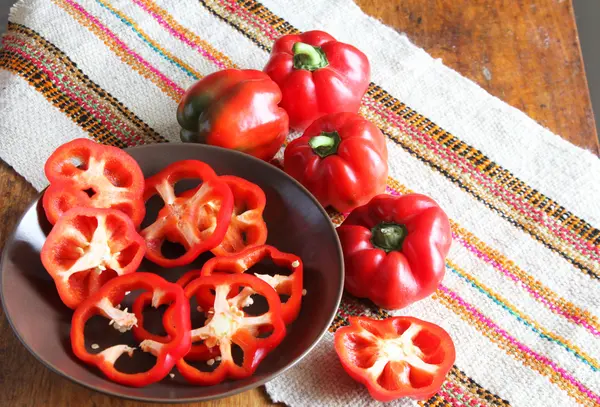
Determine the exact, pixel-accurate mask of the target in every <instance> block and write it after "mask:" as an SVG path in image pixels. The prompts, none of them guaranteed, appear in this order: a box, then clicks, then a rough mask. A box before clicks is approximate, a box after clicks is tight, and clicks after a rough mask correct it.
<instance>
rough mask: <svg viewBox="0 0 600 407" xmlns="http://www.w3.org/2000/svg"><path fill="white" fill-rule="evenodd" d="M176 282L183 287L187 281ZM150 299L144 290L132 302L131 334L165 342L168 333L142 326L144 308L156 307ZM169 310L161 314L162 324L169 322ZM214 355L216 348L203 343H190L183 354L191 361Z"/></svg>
mask: <svg viewBox="0 0 600 407" xmlns="http://www.w3.org/2000/svg"><path fill="white" fill-rule="evenodd" d="M199 271H200V270H198V276H199V275H200V273H199ZM187 274H188V273H186V275H187ZM190 281H191V280H190ZM176 284H178V285H179V286H180V287H182V288H183V287H185V285H186V284H187V283H186V284H180V283H179V281H177V283H176ZM152 299H153V295H152V293H150V292H144V293H142V294H140V295H139V296H138V297H137V298H136V299H135V301H134V302H133V306H132V311H133V314H134V315H135V317H136V319H137V324H136V325H134V326H133V329H132V332H133V336H134V337H135V339H136V340H138V341H140V342H142V341H144V340H147V339H149V340H152V341H155V342H159V343H166V342H168V341H169V340H170V337H169V335H157V334H153V333H151V332H149V331H148V330H147V329H146V328H145V327H144V309H145V308H146V307H148V306H153V307H154V308H156V306H155V304H153V302H152ZM171 312H172V309H170V310H166V311H165V313H164V314H163V325H165V324H167V323H170V322H169V321H170V318H171V316H170V314H171ZM216 356H219V349H218V348H213V349H209V348H207V347H206V346H203V345H192V347H191V349H190V351H189V352H188V353H187V354H186V355H185V358H186V359H187V360H191V361H204V360H209V359H211V358H214V357H216Z"/></svg>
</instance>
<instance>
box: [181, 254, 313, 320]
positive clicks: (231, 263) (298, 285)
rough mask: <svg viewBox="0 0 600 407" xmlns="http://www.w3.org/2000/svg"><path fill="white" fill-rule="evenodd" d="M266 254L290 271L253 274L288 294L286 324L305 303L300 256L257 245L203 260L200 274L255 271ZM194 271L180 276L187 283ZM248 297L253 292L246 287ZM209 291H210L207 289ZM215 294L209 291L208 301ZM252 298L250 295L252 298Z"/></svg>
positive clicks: (284, 306) (283, 311)
mask: <svg viewBox="0 0 600 407" xmlns="http://www.w3.org/2000/svg"><path fill="white" fill-rule="evenodd" d="M265 258H268V259H270V260H271V261H272V262H273V264H275V265H276V266H278V267H285V268H286V269H288V271H289V272H290V274H289V275H282V274H275V275H273V276H272V275H270V274H256V273H254V275H255V276H256V277H258V278H260V279H261V280H264V281H265V282H267V283H268V284H269V285H270V286H271V287H273V288H274V289H275V291H276V292H277V294H279V295H282V296H287V297H288V298H287V300H286V301H284V302H282V305H281V315H282V317H283V321H284V322H285V323H286V324H290V323H292V322H293V321H294V320H295V319H296V318H297V317H298V314H299V313H300V305H301V304H302V284H303V282H302V278H303V265H302V260H300V257H298V256H296V255H294V254H291V253H284V252H281V251H279V250H277V249H276V248H274V247H273V246H268V245H264V246H257V247H252V248H248V249H246V250H244V251H243V252H240V253H238V254H235V255H232V256H226V257H214V258H212V259H210V260H208V261H207V262H206V263H204V266H202V271H201V275H202V276H210V275H213V274H215V273H245V272H252V271H253V269H252V268H253V267H254V266H256V265H257V264H259V263H260V262H261V261H262V260H264V259H265ZM192 273H194V272H193V271H192V272H188V273H187V274H184V277H182V278H181V279H180V281H181V282H184V283H187V281H189V280H190V279H191V278H193V275H194V274H192ZM247 292H248V297H249V296H251V295H252V293H250V290H249V289H247ZM207 294H208V293H207ZM213 297H214V296H210V295H209V298H210V299H209V300H208V302H210V301H212V298H213ZM249 300H250V301H251V299H249ZM198 302H199V303H200V304H201V305H202V304H205V303H206V302H207V299H206V297H200V298H198Z"/></svg>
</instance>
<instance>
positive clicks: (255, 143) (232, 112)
mask: <svg viewBox="0 0 600 407" xmlns="http://www.w3.org/2000/svg"><path fill="white" fill-rule="evenodd" d="M280 101H281V91H280V90H279V87H278V86H277V84H276V83H275V82H273V81H272V80H271V79H270V78H269V76H268V75H266V74H265V73H264V72H261V71H257V70H253V69H244V70H240V69H224V70H222V71H218V72H215V73H212V74H210V75H207V76H205V77H204V78H202V79H201V80H200V81H198V82H196V83H195V84H194V85H192V86H191V87H190V88H189V89H188V90H187V92H186V93H185V95H183V98H182V99H181V102H179V107H178V108H177V121H178V122H179V124H180V126H181V127H182V129H181V140H182V141H184V142H193V143H206V144H211V145H214V146H219V147H225V148H230V149H234V150H239V151H242V152H244V153H247V154H250V155H253V156H255V157H258V158H260V159H263V160H267V161H268V160H270V159H271V158H273V156H274V155H275V153H277V151H278V150H279V148H280V147H281V146H282V144H283V142H284V141H285V137H286V136H287V134H288V115H287V113H286V112H285V110H283V109H282V108H280V107H278V106H277V104H278V103H279V102H280Z"/></svg>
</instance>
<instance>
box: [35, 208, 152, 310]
mask: <svg viewBox="0 0 600 407" xmlns="http://www.w3.org/2000/svg"><path fill="white" fill-rule="evenodd" d="M145 251H146V246H145V244H144V239H143V238H142V237H141V236H140V235H138V234H137V232H136V231H135V226H134V225H133V223H132V221H131V219H130V218H129V217H127V216H126V215H125V214H124V213H122V212H120V211H118V210H116V209H96V208H73V209H71V210H69V211H68V212H66V213H65V214H64V215H63V216H61V217H60V218H59V220H58V222H57V223H56V225H55V226H54V228H53V229H52V231H51V232H50V234H49V235H48V237H47V238H46V241H45V242H44V246H43V247H42V251H41V258H42V263H43V264H44V267H45V268H46V270H47V271H48V273H49V274H50V275H51V276H52V278H53V279H54V283H55V284H56V289H57V290H58V294H59V295H60V298H61V300H62V302H64V303H65V305H66V306H67V307H69V308H76V307H77V306H78V305H79V304H80V303H81V302H82V301H83V300H85V299H86V298H87V297H88V296H90V295H91V294H93V293H95V292H96V291H98V289H100V287H101V286H102V285H103V284H104V283H106V282H107V281H108V280H110V279H112V278H114V277H116V276H118V275H125V274H129V273H132V272H134V271H136V270H137V268H138V266H139V265H140V263H141V261H142V259H143V258H144V252H145Z"/></svg>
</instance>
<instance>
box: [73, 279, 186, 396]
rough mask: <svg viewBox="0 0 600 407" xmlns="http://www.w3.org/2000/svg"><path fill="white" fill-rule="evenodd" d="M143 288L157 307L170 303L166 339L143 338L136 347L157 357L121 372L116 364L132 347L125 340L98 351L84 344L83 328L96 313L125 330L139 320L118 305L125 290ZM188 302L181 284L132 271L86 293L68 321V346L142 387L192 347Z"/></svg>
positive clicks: (127, 382) (108, 372)
mask: <svg viewBox="0 0 600 407" xmlns="http://www.w3.org/2000/svg"><path fill="white" fill-rule="evenodd" d="M140 289H141V290H145V291H148V292H150V293H151V295H152V300H151V301H152V304H153V305H154V306H156V307H158V306H160V305H163V304H169V308H168V309H167V312H168V313H169V323H165V324H164V328H165V331H166V332H167V335H168V336H169V340H168V341H165V342H156V341H153V340H145V341H143V342H142V343H140V345H139V347H140V349H141V350H142V351H143V352H148V353H151V354H152V355H154V356H155V357H156V364H155V365H154V366H153V367H152V368H151V369H150V370H148V371H146V372H143V373H133V374H129V373H123V372H121V371H118V370H117V369H116V368H115V363H116V361H117V359H119V357H121V355H122V354H124V353H127V354H128V355H129V356H132V355H133V352H134V350H135V348H132V347H130V346H128V345H125V344H119V345H114V346H111V347H110V348H107V349H105V350H103V351H101V352H99V353H97V354H91V353H89V352H88V351H87V349H86V347H85V338H84V328H85V324H86V322H87V321H88V320H89V319H90V318H92V317H93V316H95V315H101V316H104V317H105V318H107V319H109V320H110V321H111V322H110V325H112V327H113V328H115V329H117V330H118V331H119V332H126V331H128V330H130V329H131V328H133V327H134V326H135V325H136V324H138V321H137V318H136V317H135V315H134V314H132V313H129V312H127V310H121V309H119V308H117V306H116V305H115V304H118V303H120V302H121V301H122V300H123V298H124V296H125V295H126V293H127V292H129V291H134V290H140ZM190 331H191V326H190V309H189V303H188V301H187V298H186V297H185V294H184V292H183V290H182V288H181V287H180V286H178V285H177V284H172V283H169V282H167V281H166V280H164V279H163V278H161V277H159V276H157V275H156V274H151V273H141V272H140V273H134V274H128V275H125V276H121V277H117V278H115V279H113V280H111V281H109V282H108V283H106V284H105V285H104V286H103V287H102V288H101V289H100V290H99V291H98V292H96V293H95V294H93V295H91V296H90V297H88V298H87V299H86V300H85V301H84V302H83V303H81V305H80V306H79V307H77V309H76V310H75V313H74V314H73V319H72V323H71V346H72V349H73V353H75V356H77V357H78V358H79V359H81V360H82V361H83V362H85V363H87V364H89V365H93V366H96V367H97V368H98V369H100V370H101V371H102V373H103V374H104V375H105V376H106V377H107V378H109V379H110V380H112V381H114V382H116V383H120V384H123V385H126V386H132V387H143V386H146V385H148V384H151V383H156V382H158V381H160V380H162V379H163V378H164V377H165V376H167V374H169V372H170V371H171V369H172V368H173V366H174V365H175V363H176V361H177V360H179V359H181V358H182V357H183V356H184V355H185V354H187V353H188V352H189V350H190V347H191V336H190Z"/></svg>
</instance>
